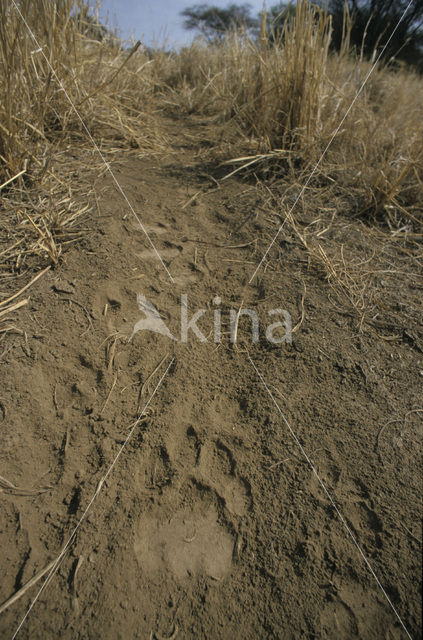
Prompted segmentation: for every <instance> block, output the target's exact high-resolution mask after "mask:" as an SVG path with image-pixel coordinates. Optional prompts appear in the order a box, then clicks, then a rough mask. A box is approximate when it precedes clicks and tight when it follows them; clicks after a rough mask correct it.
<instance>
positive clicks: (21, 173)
mask: <svg viewBox="0 0 423 640" xmlns="http://www.w3.org/2000/svg"><path fill="white" fill-rule="evenodd" d="M24 173H26V169H22V171H19V173H17V174H16V175H15V176H13V178H9V180H6V182H3V184H0V191H1V190H2V189H3V187H6V186H7V185H8V184H10V183H11V182H13V181H14V180H16V179H17V178H19V177H20V176H22V175H23V174H24Z"/></svg>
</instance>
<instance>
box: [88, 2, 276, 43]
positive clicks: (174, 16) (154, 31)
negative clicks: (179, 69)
mask: <svg viewBox="0 0 423 640" xmlns="http://www.w3.org/2000/svg"><path fill="white" fill-rule="evenodd" d="M202 2H203V0H103V1H102V2H101V10H100V16H101V17H102V18H103V19H104V18H106V17H107V18H108V24H109V25H110V26H111V27H117V28H118V31H119V35H120V36H121V37H123V38H124V39H128V38H130V37H131V35H133V36H134V38H135V39H139V40H141V41H142V42H143V44H146V45H148V46H153V45H154V44H155V43H157V44H158V45H162V44H163V43H165V44H166V46H167V47H169V48H170V47H177V46H179V45H181V44H187V43H189V42H190V41H191V40H192V39H193V37H194V34H193V32H191V31H186V30H185V29H184V28H183V26H182V23H183V18H182V17H181V16H180V12H181V11H182V10H183V9H186V8H187V7H191V6H192V5H194V4H200V3H201V4H202ZM231 3H236V2H235V1H234V0H210V1H209V2H208V3H207V4H211V5H216V6H219V7H226V6H227V5H228V4H231ZM236 4H244V2H239V3H236ZM249 4H250V5H251V11H252V13H253V14H256V13H258V12H259V11H260V10H261V8H262V6H263V0H251V1H250V3H249ZM267 4H268V5H269V2H268V3H267ZM270 4H276V2H270Z"/></svg>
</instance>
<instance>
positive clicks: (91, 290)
mask: <svg viewBox="0 0 423 640" xmlns="http://www.w3.org/2000/svg"><path fill="white" fill-rule="evenodd" d="M166 126H167V127H168V131H167V135H168V137H169V141H170V143H169V145H170V146H169V152H168V153H166V154H162V155H160V156H154V157H148V158H131V159H128V158H126V159H125V158H124V159H122V161H121V162H120V163H117V164H116V165H115V170H116V177H117V178H118V180H119V182H120V184H121V185H122V187H123V189H124V190H125V193H126V194H127V196H128V198H129V199H130V201H131V202H132V203H133V204H134V206H135V208H136V210H137V212H138V213H139V214H140V216H141V218H142V221H143V223H144V224H145V226H146V229H147V230H148V232H149V234H150V235H151V238H152V240H153V242H154V243H155V245H156V246H157V248H158V250H159V252H160V254H161V255H162V256H163V259H164V260H165V262H166V266H167V268H168V269H169V271H170V272H171V274H172V276H173V278H174V282H171V280H170V279H169V277H168V275H167V273H166V271H165V270H164V268H163V267H162V265H161V264H160V262H159V261H158V260H157V258H156V256H155V255H154V252H153V251H152V249H151V247H150V246H149V244H148V242H147V241H146V238H145V235H144V234H143V232H142V231H141V230H140V228H139V225H138V224H137V222H136V220H135V219H134V217H133V216H132V214H131V212H130V211H129V210H128V208H127V206H126V205H125V203H124V201H123V200H122V197H121V195H120V194H119V193H118V191H117V189H116V187H115V185H114V184H113V181H112V179H111V178H110V176H108V175H106V174H105V175H103V177H100V178H99V177H96V180H95V188H96V192H97V194H98V208H94V209H93V212H92V214H91V216H90V218H89V219H88V220H87V221H86V226H87V227H88V229H89V233H87V234H86V238H85V239H84V241H83V242H82V245H79V246H78V247H77V248H76V247H74V248H73V249H70V250H68V251H67V252H66V253H65V254H64V256H63V260H62V263H61V265H60V266H59V268H57V269H56V270H54V271H53V270H50V271H49V272H47V273H46V274H45V275H44V276H43V277H42V278H40V279H39V280H38V282H37V283H36V284H34V285H33V287H31V289H30V290H29V293H30V303H29V304H28V305H27V306H26V307H25V308H23V309H22V310H21V311H20V316H19V320H18V321H17V325H18V326H19V327H20V328H21V329H22V331H24V332H25V333H24V334H12V333H8V334H7V335H5V337H4V338H3V340H2V342H1V343H0V368H1V378H0V380H1V382H0V401H1V402H0V430H1V438H2V447H1V451H0V461H1V467H0V469H1V476H2V477H3V479H5V480H6V481H7V482H9V483H11V484H12V485H13V487H14V488H13V487H12V486H10V485H8V484H7V482H6V483H5V482H3V484H2V493H1V494H0V501H1V512H2V516H1V529H0V541H1V549H2V554H1V567H0V574H1V580H0V600H1V602H4V601H6V600H7V599H8V598H9V597H10V596H12V595H13V594H14V593H15V592H17V591H19V589H20V588H21V587H22V586H23V585H25V584H26V583H27V582H28V580H30V579H31V578H32V577H33V576H34V575H35V574H37V572H39V571H40V570H42V569H43V568H44V567H45V566H46V565H47V564H48V563H49V562H50V561H52V560H54V559H55V558H56V557H57V555H58V554H59V552H60V550H61V549H62V548H63V545H64V544H65V543H66V542H67V540H68V539H69V536H70V534H71V533H72V531H73V530H74V528H75V526H76V525H77V523H78V522H79V521H80V519H81V517H82V516H83V515H84V513H85V510H86V508H87V506H89V505H90V501H91V500H92V498H93V496H94V495H95V493H96V491H97V489H100V490H99V492H98V493H97V495H96V499H95V500H94V502H92V504H91V505H90V507H89V510H88V512H87V513H86V515H85V516H84V519H83V521H82V523H81V525H80V526H79V528H78V530H77V533H76V535H75V537H74V538H73V540H72V542H71V544H70V545H69V549H68V551H67V553H66V554H65V555H64V557H63V559H62V562H61V564H60V566H59V568H58V570H57V572H56V573H55V574H54V575H53V576H52V579H51V581H50V583H49V584H48V585H47V586H46V588H45V589H44V590H43V591H42V592H41V594H40V595H39V598H38V599H37V601H36V602H35V604H34V606H33V608H32V610H31V611H30V613H29V615H28V617H27V618H26V619H25V621H24V623H23V625H22V627H21V628H20V630H19V634H18V637H22V638H31V639H34V638H43V639H45V638H58V637H60V638H84V639H85V638H134V639H135V638H146V639H149V638H156V639H159V640H160V639H161V638H178V640H182V639H198V638H208V639H210V638H222V639H235V638H239V639H240V640H241V639H243V640H244V639H247V638H248V639H255V638H269V639H270V638H279V639H284V640H289V639H291V638H292V639H294V638H295V639H297V638H316V639H317V638H319V639H320V638H321V639H325V638H329V639H331V638H334V639H335V638H336V639H338V638H346V639H347V638H362V639H374V638H384V639H387V640H388V639H389V640H394V639H397V640H399V639H401V638H407V637H408V636H407V631H408V633H409V634H410V637H412V638H419V637H421V602H420V597H421V575H420V568H421V557H420V549H421V547H420V496H421V493H420V489H421V475H420V464H421V454H420V436H419V433H420V429H421V421H422V415H423V414H422V413H421V409H422V408H423V403H422V393H421V392H422V381H423V377H422V376H423V373H422V372H423V346H422V345H423V340H422V330H421V325H419V323H420V322H421V318H420V320H419V317H420V314H421V294H422V288H421V286H420V287H418V286H417V285H416V284H415V280H413V281H411V280H409V279H408V278H407V277H406V276H405V277H404V278H403V280H402V281H400V282H397V285H396V286H394V284H392V282H393V281H389V282H390V283H391V284H390V285H389V287H388V288H387V290H386V291H384V294H383V295H384V296H385V297H386V300H388V301H389V304H390V307H389V308H390V309H391V310H392V309H393V308H396V309H397V316H396V318H397V324H396V326H395V327H394V326H390V325H389V323H388V324H387V326H386V327H383V326H382V328H381V331H380V332H381V333H382V334H384V336H385V338H383V337H381V336H380V335H377V333H375V332H374V331H370V330H369V329H366V328H363V330H362V331H360V328H359V327H358V323H357V321H356V319H354V318H353V317H352V316H351V315H350V314H348V313H346V312H344V311H343V310H342V308H339V307H337V306H336V305H335V304H334V302H333V301H332V300H331V297H330V295H328V294H329V288H328V284H327V282H326V280H325V278H324V276H323V274H322V272H321V271H319V269H318V268H316V267H315V266H313V264H312V263H310V260H309V256H308V254H307V251H306V249H305V248H304V246H303V245H302V244H301V242H300V241H299V240H298V238H297V237H296V236H295V234H294V233H293V232H292V231H288V230H286V233H285V232H284V233H283V234H281V237H280V239H279V240H278V242H277V246H276V247H274V250H273V251H272V253H271V256H270V257H271V259H270V260H269V264H268V265H267V267H266V268H263V269H262V270H261V272H260V274H259V275H258V277H257V278H256V279H255V280H254V281H253V283H252V284H251V285H248V280H249V277H250V276H251V274H252V272H253V271H254V269H255V266H256V265H257V263H258V261H259V259H260V257H261V255H262V253H263V251H264V249H265V247H266V244H267V243H268V242H269V240H270V239H271V237H272V234H273V233H274V231H275V229H276V228H277V226H278V224H279V222H278V220H277V219H274V220H273V221H271V220H269V218H268V216H266V215H265V212H263V210H262V209H261V208H260V202H258V200H257V196H256V195H255V194H256V191H255V189H254V188H252V187H251V185H249V184H248V183H246V182H242V181H241V180H238V179H237V178H235V177H234V178H231V179H230V180H227V181H224V182H222V183H220V184H219V185H217V184H216V182H215V180H214V179H213V177H211V176H210V173H211V171H212V170H211V169H207V167H205V166H204V163H203V162H202V160H201V153H199V150H200V149H201V136H202V130H201V125H200V124H198V123H191V125H190V128H187V129H186V130H185V134H184V132H183V131H182V132H181V131H179V129H180V126H179V125H178V123H176V124H172V123H171V122H168V123H167V125H166ZM89 157H91V156H89ZM87 158H88V156H87ZM88 161H89V159H87V162H88ZM75 179H78V178H75ZM198 192H200V193H198ZM196 194H197V195H196ZM341 215H342V214H341ZM242 222H244V224H243V225H242V227H241V228H240V229H237V227H239V226H240V224H241V223H242ZM360 228H361V227H360ZM360 233H361V232H359V227H357V233H356V234H355V233H354V229H353V228H350V232H349V233H348V237H346V238H344V242H346V243H347V244H348V246H349V247H350V248H352V249H354V243H356V244H357V247H359V245H360V243H362V241H363V238H362V236H361V235H360ZM27 277H28V276H27ZM422 282H423V281H422V280H420V284H421V283H422ZM14 286H15V288H16V284H15V283H14ZM304 286H305V288H304ZM304 291H305V292H306V293H305V295H304ZM7 293H8V291H7V287H6V285H2V294H4V295H6V294H7ZM138 293H141V294H144V295H145V296H146V298H147V299H148V300H149V301H151V302H152V303H153V304H154V305H155V306H156V308H157V309H158V310H159V311H160V313H161V314H162V317H163V319H164V320H165V321H166V323H167V325H168V327H169V328H170V330H171V331H172V332H173V333H174V334H175V335H177V334H178V332H179V328H178V323H179V316H180V304H179V303H180V296H181V294H183V293H187V294H188V301H189V314H190V315H191V314H192V313H193V311H194V310H196V309H200V308H204V309H208V311H207V313H206V314H205V315H204V317H203V318H202V319H201V320H200V321H199V323H198V324H199V326H200V327H201V328H202V330H203V332H204V334H205V335H206V336H208V337H209V340H208V342H206V343H201V342H200V341H199V340H198V339H197V338H196V337H195V336H194V335H193V334H192V333H191V334H190V338H189V341H188V342H187V343H186V344H185V343H181V342H179V341H172V340H170V339H169V338H168V337H166V336H163V335H158V334H154V333H152V332H147V331H142V332H138V333H136V334H135V335H134V337H133V339H132V341H130V342H129V341H128V338H129V336H130V335H131V332H132V329H133V327H134V324H135V323H136V322H137V321H138V320H139V319H140V318H142V317H143V314H142V313H141V312H140V310H139V309H138V307H137V294H138ZM216 295H218V296H219V297H220V298H221V300H222V303H221V305H220V308H221V309H222V318H223V320H222V326H223V331H224V333H223V336H222V341H221V343H220V344H215V343H214V342H213V337H212V336H211V337H210V332H211V331H212V318H213V316H212V313H213V308H214V306H216V305H214V304H213V299H214V297H215V296H216ZM241 302H242V304H243V307H253V308H255V309H257V310H258V312H259V315H260V319H262V320H263V321H264V320H265V318H266V314H267V311H268V310H269V309H271V308H279V307H281V308H283V309H286V310H288V311H289V312H290V313H291V315H292V318H293V324H294V325H297V323H298V322H299V321H300V319H301V317H302V315H303V321H302V323H301V324H300V326H299V327H298V329H297V330H296V331H295V333H294V334H293V341H292V344H287V343H283V344H280V345H273V344H270V343H269V342H268V341H266V339H265V337H264V335H263V333H261V335H260V340H259V342H258V343H257V344H252V343H251V341H250V340H248V335H249V323H248V321H247V319H246V318H244V319H243V320H242V321H241V322H240V324H239V341H238V343H237V344H236V345H232V344H230V342H229V337H228V334H227V331H228V313H229V310H230V309H232V308H233V309H235V310H237V309H239V307H240V305H241ZM405 308H407V309H408V310H409V313H408V315H407V318H408V319H407V320H405V319H404V320H403V326H401V318H402V310H403V309H405ZM412 309H415V310H416V309H417V311H418V312H417V315H416V318H417V320H416V322H415V325H414V326H410V325H409V317H410V314H411V311H410V310H412ZM404 317H405V316H404ZM267 324H268V321H267ZM386 337H390V338H392V339H386ZM251 360H252V361H253V362H254V364H255V365H256V367H257V368H258V370H259V371H260V373H261V374H262V376H263V378H264V380H265V382H266V384H267V387H268V389H267V390H266V388H265V386H264V385H263V382H262V381H261V380H260V377H259V375H258V374H257V372H256V370H255V369H254V367H253V364H252V362H251ZM169 364H170V367H169V368H168V370H167V374H166V376H165V377H164V379H163V380H162V383H161V385H160V387H159V388H158V389H157V392H156V394H155V395H154V397H153V399H152V401H151V404H150V405H149V406H148V408H147V410H146V412H145V415H144V416H143V418H142V419H141V420H140V421H139V423H138V424H137V425H136V426H135V429H133V431H132V432H131V428H132V426H133V425H134V420H135V418H136V416H137V415H139V412H140V410H141V409H142V408H143V406H144V405H145V403H146V402H148V400H149V398H150V396H151V394H152V393H153V391H154V389H155V388H156V386H157V384H158V383H159V381H160V379H161V377H162V375H163V374H164V373H165V371H166V368H167V366H168V365H169ZM158 365H160V366H158ZM269 392H270V393H271V394H273V398H274V401H275V402H276V403H277V404H278V405H279V407H280V409H281V411H282V413H283V415H282V414H281V413H280V412H279V409H278V407H277V406H276V404H275V402H274V401H273V400H272V397H271V396H270V393H269ZM419 410H420V411H419ZM283 416H284V417H285V418H286V420H288V422H289V427H288V424H287V423H286V421H285V419H284V417H283ZM128 434H131V437H130V438H129V440H128V442H127V443H126V445H125V447H124V449H123V451H122V453H121V455H120V456H119V458H118V459H117V461H116V463H115V465H114V467H113V468H112V470H111V472H110V474H109V475H108V476H107V479H106V480H105V482H104V483H103V484H101V481H102V479H103V478H104V476H105V474H106V472H107V471H108V470H109V468H110V465H111V464H112V462H113V460H114V459H115V457H116V456H117V454H118V452H119V451H120V450H121V448H122V445H123V444H124V443H125V440H126V438H127V436H128ZM293 434H295V437H294V435H293ZM296 438H297V440H296ZM304 453H305V454H306V455H307V456H308V460H307V459H306V457H305V455H304ZM310 462H311V464H312V465H313V466H314V469H315V472H314V471H313V470H312V468H311V466H310ZM318 478H320V480H321V481H322V483H323V484H324V486H325V487H326V489H327V492H328V494H329V495H330V497H331V499H332V500H333V502H331V500H330V499H329V498H328V495H327V494H326V493H325V491H324V490H323V489H322V486H321V485H320V483H319V479H318ZM19 489H25V490H27V491H20V490H19ZM28 490H30V491H28ZM334 504H336V508H337V509H338V510H339V512H337V510H336V509H335V508H334ZM340 514H341V517H342V518H343V519H344V520H342V519H341V518H340ZM354 541H355V542H356V543H357V544H358V545H359V547H360V550H361V552H362V554H364V556H365V558H366V560H367V562H368V563H369V565H370V566H371V569H372V571H374V574H373V575H372V571H371V570H370V568H369V566H368V564H366V561H365V560H364V559H363V556H362V555H361V552H360V551H359V550H358V548H357V546H356V545H355V542H354ZM375 576H376V577H375ZM376 578H377V579H376ZM43 580H44V578H43V579H41V580H39V581H38V582H37V583H36V585H34V586H32V587H31V588H30V589H28V590H27V591H26V593H25V594H24V595H23V596H22V597H21V598H19V599H18V600H17V602H15V603H14V604H12V605H11V606H9V607H8V608H7V609H6V610H5V611H3V613H2V614H1V617H0V633H1V636H2V637H3V638H8V637H9V638H10V637H12V636H13V634H14V632H15V631H16V629H17V628H18V625H19V624H20V622H21V621H22V619H23V617H24V615H25V613H26V611H27V610H28V607H29V606H30V604H31V602H32V601H33V599H34V598H35V597H36V596H37V593H38V591H39V589H40V587H41V585H42V584H43ZM378 581H379V583H378ZM388 599H389V600H390V602H391V604H390V602H389V601H388ZM391 605H392V606H391ZM393 608H395V610H396V612H397V613H398V616H399V617H400V618H401V620H402V622H403V625H404V627H405V628H404V627H403V626H401V623H400V621H399V618H398V617H397V615H396V613H395V611H394V609H393ZM405 629H406V630H407V631H406V630H405Z"/></svg>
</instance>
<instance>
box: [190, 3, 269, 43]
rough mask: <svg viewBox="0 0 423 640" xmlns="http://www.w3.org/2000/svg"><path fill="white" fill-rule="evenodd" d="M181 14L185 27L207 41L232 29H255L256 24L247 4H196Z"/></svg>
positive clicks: (217, 37)
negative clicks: (221, 6) (224, 6)
mask: <svg viewBox="0 0 423 640" xmlns="http://www.w3.org/2000/svg"><path fill="white" fill-rule="evenodd" d="M181 15H182V16H183V17H184V18H185V21H184V27H185V29H192V30H195V31H198V32H199V33H200V34H201V35H202V36H203V37H204V38H205V39H206V40H208V41H215V40H220V39H222V38H223V37H224V35H225V33H227V32H228V31H231V30H232V29H256V28H257V25H258V21H257V18H253V17H252V16H251V7H250V5H249V4H241V5H237V4H230V5H228V6H227V7H226V8H225V9H222V8H220V7H215V6H210V5H207V4H196V5H194V6H192V7H188V8H187V9H185V10H184V11H182V12H181Z"/></svg>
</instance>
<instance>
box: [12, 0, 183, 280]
mask: <svg viewBox="0 0 423 640" xmlns="http://www.w3.org/2000/svg"><path fill="white" fill-rule="evenodd" d="M12 3H13V5H14V7H15V9H16V11H17V12H18V14H19V16H20V18H21V20H22V22H23V23H24V25H25V26H26V28H27V29H28V31H29V33H30V35H31V38H32V39H33V40H34V42H35V44H36V45H37V48H38V49H39V50H40V53H41V55H42V56H43V58H44V60H45V61H46V63H47V65H48V67H49V69H50V71H51V73H52V75H53V76H54V78H55V80H56V82H57V83H58V85H59V87H60V88H61V90H62V91H63V93H64V94H65V96H66V98H67V99H68V101H69V103H70V105H71V107H72V110H73V111H74V113H75V115H76V116H77V118H78V120H79V121H80V123H81V124H82V127H83V129H84V130H85V132H86V134H87V136H88V138H89V139H90V141H91V143H92V145H93V147H94V148H95V150H96V151H97V153H98V155H99V156H100V158H101V159H102V161H103V162H104V164H105V165H106V168H107V170H108V172H109V173H110V175H111V176H112V178H113V181H114V183H115V184H116V186H117V188H118V190H119V192H120V194H121V195H122V197H123V199H124V200H125V202H126V204H127V205H128V207H129V209H130V211H131V213H132V214H133V216H134V217H135V219H136V221H137V222H138V224H139V225H140V227H141V230H142V231H143V233H144V235H145V236H146V238H147V240H148V242H149V243H150V245H151V247H152V249H153V251H154V253H155V254H156V256H157V257H158V259H159V260H160V262H161V264H162V266H163V268H164V270H165V271H166V273H167V275H168V276H169V278H170V280H171V282H172V283H174V282H175V280H174V279H173V277H172V275H171V273H170V271H169V269H168V268H167V267H166V265H165V263H164V262H163V258H162V257H161V255H160V253H159V252H158V250H157V249H156V246H155V244H154V243H153V241H152V239H151V238H150V236H149V234H148V231H147V229H146V228H145V227H144V225H143V223H142V222H141V219H140V217H139V216H138V214H137V213H136V211H135V209H134V207H133V206H132V204H131V202H130V201H129V199H128V197H127V195H126V193H125V192H124V190H123V189H122V187H121V186H120V184H119V182H118V179H117V178H116V176H115V174H114V173H113V171H112V169H111V168H110V165H109V163H108V162H107V160H106V158H105V157H104V155H103V154H102V152H101V151H100V148H99V146H98V144H97V143H96V141H95V140H94V138H93V137H92V135H91V133H90V131H89V129H88V127H87V125H86V124H85V122H84V120H83V119H82V117H81V115H80V113H79V111H78V109H77V108H76V107H75V105H74V103H73V102H72V99H71V97H70V96H69V94H68V92H67V91H66V89H65V87H64V86H63V83H62V82H61V80H60V79H59V77H58V76H57V73H56V72H55V70H54V69H53V67H52V65H51V63H50V60H49V59H48V58H47V56H46V54H45V53H44V49H43V48H42V46H41V45H40V43H39V42H38V40H37V38H36V36H35V35H34V32H33V31H32V29H31V27H30V26H29V24H28V23H27V21H26V20H25V18H24V16H23V15H22V12H21V10H20V9H19V7H18V5H17V4H16V2H15V0H12Z"/></svg>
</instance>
